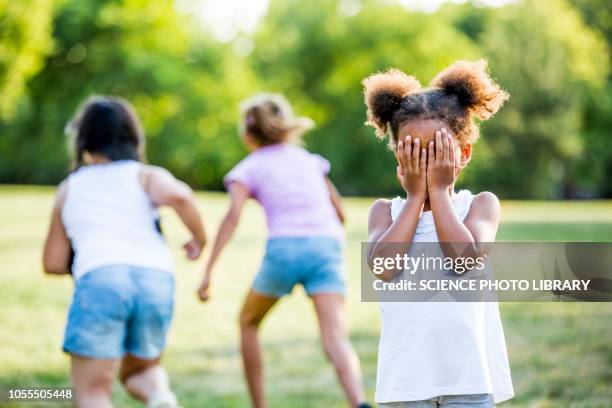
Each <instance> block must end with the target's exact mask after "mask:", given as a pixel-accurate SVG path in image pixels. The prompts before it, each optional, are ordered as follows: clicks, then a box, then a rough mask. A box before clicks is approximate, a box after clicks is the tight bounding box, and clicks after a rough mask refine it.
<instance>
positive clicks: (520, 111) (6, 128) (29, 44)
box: [0, 0, 612, 197]
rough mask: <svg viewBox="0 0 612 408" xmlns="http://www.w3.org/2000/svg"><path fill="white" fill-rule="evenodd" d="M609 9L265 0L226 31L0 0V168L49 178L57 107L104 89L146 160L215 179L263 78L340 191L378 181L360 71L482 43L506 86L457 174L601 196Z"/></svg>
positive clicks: (199, 182) (495, 186)
mask: <svg viewBox="0 0 612 408" xmlns="http://www.w3.org/2000/svg"><path fill="white" fill-rule="evenodd" d="M33 3H36V7H31V6H32V4H33ZM28 5H29V6H28ZM26 6H28V7H26ZM32 8H34V9H35V10H36V12H35V13H32V12H31V11H29V10H30V9H32ZM609 12H610V10H609V8H608V7H607V4H606V2H605V1H583V0H572V1H571V2H570V1H569V0H551V1H548V2H541V1H537V0H524V1H520V2H516V3H510V4H508V5H506V6H504V7H501V8H486V7H477V6H474V5H472V4H470V3H468V4H462V5H455V4H447V5H445V6H443V7H442V8H441V9H440V10H439V11H438V12H436V13H433V14H426V13H420V12H415V11H410V10H408V9H406V8H404V7H401V6H400V5H399V4H397V3H395V2H390V1H383V0H363V1H358V0H342V1H336V0H318V1H313V2H302V1H298V0H283V1H281V0H271V3H270V6H269V11H268V14H267V15H266V16H265V17H264V19H263V21H262V22H261V24H260V26H259V28H258V30H257V32H256V33H254V34H253V35H246V34H244V35H241V36H239V37H238V38H237V39H236V40H235V41H234V43H227V44H226V43H219V42H217V41H215V40H213V39H212V38H211V36H210V35H208V34H207V32H206V31H205V30H203V29H202V27H200V26H198V23H197V21H196V20H194V19H193V18H192V16H189V15H186V14H182V13H181V12H179V11H177V8H176V7H175V4H174V1H172V0H161V1H156V2H149V1H146V0H113V1H103V0H90V1H85V2H84V1H79V0H62V1H60V2H58V3H57V4H56V6H55V8H52V7H51V1H50V0H49V1H46V2H45V1H38V2H3V1H2V0H0V16H1V17H0V18H1V20H0V33H1V34H2V42H1V43H0V112H1V113H2V118H1V119H0V134H1V135H2V136H1V137H0V154H2V156H3V160H0V182H12V183H56V182H58V181H59V180H61V179H62V178H63V177H65V175H66V173H67V171H68V169H69V162H70V158H69V155H68V154H67V145H68V143H67V139H66V137H65V136H64V134H63V129H64V126H65V124H66V122H67V121H68V120H69V119H70V117H71V116H72V114H73V113H74V111H75V109H76V108H77V106H78V104H79V103H80V102H81V101H82V100H83V99H84V98H86V97H87V96H89V95H91V94H116V95H120V96H124V97H126V98H128V99H129V100H130V101H131V102H132V103H133V104H134V105H135V107H136V110H137V112H138V113H139V115H140V116H141V118H142V120H143V122H144V126H145V129H146V132H147V136H148V148H147V151H148V157H149V160H150V161H151V162H152V163H155V164H159V165H162V166H165V167H167V168H168V169H170V170H171V171H172V172H174V173H175V174H176V175H177V176H178V177H180V178H182V179H184V180H185V181H187V182H188V183H190V184H191V185H193V186H194V187H196V188H207V189H220V188H221V187H222V185H221V179H222V176H223V174H225V172H227V170H229V169H230V168H231V167H232V166H233V165H234V164H235V163H236V162H237V161H238V160H239V159H240V158H241V157H242V156H243V155H244V153H245V150H244V148H243V147H242V146H241V143H240V140H239V138H238V137H237V131H236V129H237V128H236V124H237V119H238V118H237V110H238V109H237V108H238V103H239V101H240V100H241V99H243V98H244V97H246V96H249V95H251V94H253V93H254V92H257V91H277V92H282V93H284V94H286V95H287V96H288V98H289V99H290V100H291V101H292V102H293V104H294V105H295V108H296V110H297V111H298V112H299V113H300V114H303V115H307V116H310V117H312V118H313V119H314V120H315V122H316V123H317V127H316V128H315V130H313V131H312V132H311V134H309V135H306V139H305V142H306V145H307V146H308V148H310V149H311V150H314V151H317V152H320V153H322V154H323V155H325V156H326V157H328V158H329V159H330V161H331V162H332V165H333V167H332V173H331V176H332V178H333V179H334V181H335V182H336V183H337V184H338V186H339V188H340V190H341V191H342V192H343V193H345V194H371V195H390V194H395V193H397V192H399V188H398V185H397V183H396V181H395V176H394V173H395V165H394V159H393V155H392V154H391V153H390V152H388V151H387V150H386V147H385V143H384V142H381V141H378V140H377V139H376V138H375V137H374V132H373V130H372V129H371V128H367V127H365V126H363V123H364V121H365V106H364V104H363V97H362V89H361V80H362V79H363V78H364V77H365V76H367V75H368V74H370V73H372V72H374V71H377V70H382V69H386V68H388V67H391V66H394V67H397V68H399V69H402V70H405V71H407V72H410V73H411V74H413V75H415V76H416V77H417V78H418V79H419V80H421V82H422V83H424V84H427V83H428V82H429V80H430V79H431V78H432V77H433V76H434V75H435V74H436V73H437V72H438V71H439V70H441V69H443V68H444V67H445V66H447V65H448V64H450V63H452V62H453V61H455V60H457V59H476V58H481V57H484V58H487V59H489V60H490V65H491V69H492V71H493V73H494V75H495V76H496V77H497V79H498V80H499V82H500V83H501V84H502V85H503V87H504V88H506V89H507V90H508V91H509V92H510V93H511V94H512V98H511V99H510V101H509V102H508V103H507V104H506V106H505V107H504V108H503V109H502V111H501V112H500V113H499V114H498V115H497V116H496V117H494V118H493V119H492V120H491V121H490V122H487V123H485V124H484V125H483V132H482V133H483V137H482V139H481V140H480V141H479V142H478V143H477V144H476V145H475V151H474V160H473V161H472V163H471V164H470V167H469V168H468V169H467V170H466V171H465V173H464V174H463V175H462V179H461V182H462V183H463V184H465V185H467V186H468V187H469V188H472V189H474V190H482V189H487V190H492V191H495V192H497V193H499V194H500V195H501V196H502V197H559V196H566V195H577V194H584V195H596V196H597V195H602V196H612V180H610V179H609V177H607V175H608V174H609V173H610V171H612V144H610V143H609V142H608V137H609V136H608V135H609V130H608V129H609V128H610V126H609V125H610V117H611V116H612V115H611V114H610V113H612V112H611V111H612V102H611V99H610V90H611V89H612V86H611V85H610V79H609V78H610V75H609V71H610V46H609V45H610V35H611V34H610V32H611V31H610V26H609V19H605V18H604V17H602V16H605V15H609ZM606 13H607V14H606ZM50 21H52V22H53V24H50V23H49V22H50ZM45 22H46V23H45ZM51 27H52V30H51ZM251 41H252V43H253V44H254V49H253V51H252V52H251V53H247V54H246V55H245V52H244V48H243V49H240V47H241V46H244V44H247V43H249V42H251ZM51 45H53V47H51ZM247 45H248V44H247ZM248 49H249V47H246V50H247V51H248ZM12 60H20V61H26V62H27V63H26V62H21V63H18V64H14V63H11V61H12ZM11 81H13V82H11ZM14 81H16V82H14ZM25 85H27V86H25Z"/></svg>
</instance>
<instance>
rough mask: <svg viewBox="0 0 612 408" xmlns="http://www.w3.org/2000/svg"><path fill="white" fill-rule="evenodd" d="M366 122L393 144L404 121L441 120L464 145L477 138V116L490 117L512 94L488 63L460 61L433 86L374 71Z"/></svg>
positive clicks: (394, 73) (367, 88) (397, 73)
mask: <svg viewBox="0 0 612 408" xmlns="http://www.w3.org/2000/svg"><path fill="white" fill-rule="evenodd" d="M363 86H364V89H365V103H366V105H367V107H368V112H367V115H368V121H367V122H366V123H367V124H368V125H371V126H373V127H374V128H375V129H376V136H377V137H378V138H379V139H384V138H385V136H386V135H387V133H389V132H390V133H391V135H390V138H389V146H390V147H391V148H395V146H396V144H397V138H398V132H399V128H400V125H401V124H403V123H405V122H406V121H409V120H427V119H432V120H440V121H443V122H445V123H447V124H448V126H449V127H450V130H452V131H453V133H454V134H455V137H456V138H457V140H458V141H459V143H460V144H461V146H465V145H467V144H470V143H473V142H475V141H476V139H478V136H479V129H478V125H477V124H476V123H474V120H473V119H474V117H476V118H478V119H480V120H486V119H489V118H490V117H491V116H493V114H495V112H497V111H498V110H499V108H501V106H502V105H503V103H504V102H505V101H506V100H507V99H508V98H509V95H508V93H506V92H505V91H504V90H502V89H501V88H500V87H499V85H498V84H496V83H495V82H494V81H493V79H491V77H490V76H489V73H488V69H487V63H486V61H484V60H479V61H475V62H472V61H458V62H455V63H454V64H452V65H451V66H449V67H448V68H446V69H445V70H443V71H442V72H440V73H439V74H438V75H437V76H436V77H435V78H434V79H433V80H432V81H431V84H430V86H429V88H426V89H421V85H420V83H419V81H418V80H417V79H416V78H414V77H413V76H410V75H407V74H405V73H403V72H401V71H399V70H397V69H390V70H388V71H386V72H379V73H376V74H373V75H370V76H369V77H367V78H366V79H364V81H363Z"/></svg>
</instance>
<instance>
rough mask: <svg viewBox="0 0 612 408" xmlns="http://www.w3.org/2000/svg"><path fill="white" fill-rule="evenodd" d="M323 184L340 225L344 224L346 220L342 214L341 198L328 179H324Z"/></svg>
mask: <svg viewBox="0 0 612 408" xmlns="http://www.w3.org/2000/svg"><path fill="white" fill-rule="evenodd" d="M325 184H327V189H328V190H329V198H330V199H331V203H332V205H333V206H334V209H335V210H336V215H337V216H338V219H339V220H340V222H341V223H342V224H344V222H345V220H346V216H345V213H344V206H343V205H342V196H341V195H340V193H339V192H338V189H337V188H336V186H335V185H334V183H332V181H331V180H330V179H329V177H325Z"/></svg>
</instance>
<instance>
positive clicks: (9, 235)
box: [0, 187, 612, 407]
mask: <svg viewBox="0 0 612 408" xmlns="http://www.w3.org/2000/svg"><path fill="white" fill-rule="evenodd" d="M198 198H199V200H200V203H201V210H202V214H203V215H204V217H205V220H206V224H207V229H208V232H209V234H212V233H213V231H214V229H215V228H216V226H217V224H218V222H219V219H220V217H221V215H222V213H223V211H224V206H225V204H226V198H225V196H224V195H221V194H200V195H199V196H198ZM52 200H53V193H52V190H51V189H49V188H38V187H36V188H35V187H32V188H30V187H23V188H22V187H0V260H1V261H2V264H1V267H0V328H1V329H0V388H3V387H8V386H33V385H41V386H43V385H44V386H52V385H67V384H68V357H67V356H66V355H64V354H63V353H62V352H61V350H60V345H61V341H62V334H63V328H64V323H65V317H66V311H67V308H68V305H69V302H70V297H71V291H72V281H71V279H70V278H66V277H46V276H44V275H43V273H42V271H41V267H40V251H41V247H42V244H43V238H44V234H45V232H46V228H47V223H48V219H49V213H50V210H51V205H52ZM371 202H372V200H371V199H348V200H347V203H346V205H347V211H348V224H347V237H348V243H347V253H346V259H347V264H348V271H349V295H348V300H347V304H348V314H349V320H350V330H351V337H352V340H353V343H354V345H355V347H356V349H357V352H358V353H359V356H360V358H361V363H362V367H363V371H364V377H365V378H364V379H365V385H366V388H367V393H368V396H369V397H370V398H371V399H373V394H374V384H375V374H376V353H377V342H378V333H379V317H378V306H377V305H376V304H374V303H360V298H359V289H360V283H359V275H360V273H359V264H360V263H359V257H360V255H359V250H360V241H364V240H366V219H367V218H366V217H367V210H368V207H369V205H370V204H371ZM242 220H243V221H242V224H241V225H240V227H239V230H238V233H237V235H236V236H235V238H234V240H233V241H232V242H231V244H230V245H229V247H228V248H227V250H226V252H225V253H224V256H223V257H222V259H221V261H220V264H219V268H218V270H217V276H216V279H215V281H214V287H213V293H212V295H213V299H212V301H211V302H210V303H208V304H206V305H203V304H201V303H199V302H198V301H197V299H196V296H195V288H196V287H197V284H198V280H199V277H200V269H201V263H200V262H198V263H188V262H187V261H185V260H184V259H183V257H182V254H181V253H180V245H181V244H182V243H183V241H184V240H186V239H187V233H186V231H185V230H183V229H182V228H181V227H180V226H179V224H178V222H177V219H176V218H175V217H174V215H173V214H170V213H166V212H165V213H164V227H165V230H166V233H167V237H168V240H169V242H170V245H171V247H172V248H173V250H174V252H175V255H176V259H177V261H178V262H177V264H178V270H177V284H178V285H177V298H176V305H177V307H176V319H175V321H174V323H173V327H172V331H171V334H170V339H169V345H168V349H167V352H166V354H165V356H164V360H163V361H164V365H165V366H166V367H167V368H168V371H169V373H170V376H171V379H172V383H173V387H174V389H175V390H176V392H177V394H178V397H179V399H180V401H181V403H182V404H183V405H184V406H185V407H203V406H208V407H244V406H248V399H247V394H246V388H245V385H244V382H243V379H242V373H241V361H240V356H239V352H238V342H237V340H238V327H237V314H238V310H239V307H240V305H241V301H242V299H243V296H244V295H245V293H246V291H247V289H248V287H249V285H250V283H251V280H252V278H253V275H254V273H255V271H256V270H257V268H258V265H259V260H260V257H261V255H262V249H263V245H264V237H265V223H264V219H263V214H262V211H261V210H260V209H259V208H258V207H257V206H256V205H255V204H253V203H251V204H250V205H248V206H247V209H246V214H245V215H244V217H243V219H242ZM498 240H509V241H516V240H523V241H538V240H544V241H564V240H577V241H590V240H592V241H612V202H571V203H570V202H504V203H503V224H502V226H501V229H500V232H499V235H498ZM311 309H312V307H311V304H310V303H309V301H308V299H307V298H306V297H305V295H304V294H303V292H302V291H301V290H297V291H295V292H294V295H293V296H291V297H289V298H287V299H285V300H283V301H282V302H280V304H279V305H278V306H277V308H276V309H275V310H274V311H273V313H272V314H271V316H270V317H269V319H268V320H267V321H266V322H265V323H264V326H263V331H262V338H263V346H264V355H265V361H266V374H267V389H268V394H269V398H270V406H271V407H315V406H316V407H343V406H345V405H344V401H343V397H342V394H341V391H340V388H339V386H338V385H337V384H336V381H335V377H334V372H333V369H332V368H331V366H330V365H329V364H327V362H326V360H325V358H324V356H323V353H322V350H321V347H320V345H319V340H318V333H317V326H316V321H315V316H314V313H313V311H312V310H311ZM501 312H502V319H503V323H504V328H505V333H506V339H507V342H508V348H509V354H510V364H511V368H512V377H513V380H514V386H515V391H516V398H515V399H513V400H512V401H511V402H508V403H505V404H504V405H503V406H507V407H569V406H572V407H610V406H612V324H611V321H612V305H610V304H603V303H602V304H578V303H546V304H545V303H521V304H518V303H514V304H510V303H507V304H502V305H501ZM114 400H115V402H116V405H117V406H118V407H133V406H140V405H139V404H138V403H136V402H133V401H132V400H130V399H129V398H128V397H127V395H126V394H125V393H124V392H123V390H122V389H121V387H119V386H117V387H115V395H114ZM0 405H1V403H0ZM15 406H17V405H15ZM54 406H57V405H54Z"/></svg>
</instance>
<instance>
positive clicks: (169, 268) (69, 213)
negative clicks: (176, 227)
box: [43, 97, 205, 408]
mask: <svg viewBox="0 0 612 408" xmlns="http://www.w3.org/2000/svg"><path fill="white" fill-rule="evenodd" d="M70 129H71V131H72V132H73V133H74V134H73V136H74V140H73V143H74V161H75V169H74V171H73V172H72V173H71V174H70V175H69V176H68V178H67V179H66V180H65V181H64V182H62V184H61V185H60V186H59V189H58V193H57V197H56V200H55V207H54V209H53V214H52V218H51V226H50V229H49V233H48V236H47V241H46V243H45V248H44V254H43V266H44V269H45V271H46V272H47V273H52V274H67V273H72V275H73V276H74V279H75V291H74V298H73V300H72V305H71V307H70V312H69V314H68V323H67V326H66V333H65V339H64V346H63V348H64V351H66V352H67V353H69V354H70V356H71V365H72V369H71V371H72V381H73V383H74V387H75V393H76V404H77V406H78V407H87V408H90V407H94V408H97V407H111V406H112V403H111V388H112V384H113V378H114V375H115V369H116V364H117V361H120V368H119V377H120V379H121V381H122V383H123V385H124V386H125V388H126V389H127V391H128V392H129V393H130V394H131V395H132V396H133V397H135V398H138V399H140V400H142V401H145V402H146V403H147V406H149V407H168V408H171V407H175V406H177V402H176V398H175V396H174V394H173V393H172V391H171V390H170V385H169V381H168V377H167V375H166V372H165V370H164V369H163V368H162V367H161V366H160V365H159V360H160V356H161V354H162V351H163V349H164V347H165V341H166V334H167V331H168V328H169V325H170V321H171V319H172V311H173V304H174V300H173V298H174V294H173V293H174V276H173V269H174V264H173V261H172V257H171V255H170V251H169V249H168V246H167V245H166V242H165V241H164V238H163V237H162V235H161V234H160V232H159V230H158V229H157V228H156V222H157V218H158V216H157V208H158V207H159V206H164V205H167V206H170V207H172V208H173V209H174V210H175V211H176V212H177V214H178V215H179V217H180V218H181V220H182V221H183V223H184V224H185V226H186V227H187V229H188V230H189V231H190V233H191V234H192V236H193V238H192V239H191V240H190V241H189V242H188V243H187V244H185V250H186V253H187V257H188V258H189V259H192V260H195V259H197V258H198V257H199V255H200V253H201V251H202V248H203V246H204V243H205V235H204V229H203V226H202V221H201V219H200V215H199V213H198V210H197V208H196V201H195V199H194V196H193V193H192V191H191V189H190V188H189V187H188V186H187V185H186V184H184V183H182V182H180V181H178V180H176V179H175V178H174V177H173V176H172V175H171V174H170V173H169V172H168V171H166V170H164V169H162V168H159V167H154V166H149V165H146V164H143V163H142V161H143V155H144V135H143V132H142V130H141V127H140V124H139V122H138V118H137V116H136V114H135V113H134V111H133V109H132V107H131V106H130V105H129V104H128V103H127V102H126V101H124V100H122V99H119V98H114V97H95V98H91V99H89V100H88V101H86V103H85V104H84V106H83V107H82V108H81V109H80V110H79V112H78V113H77V115H76V117H75V119H74V120H73V121H72V123H71V124H70ZM71 248H73V249H74V259H73V262H72V265H70V262H71V261H70V258H71Z"/></svg>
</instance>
